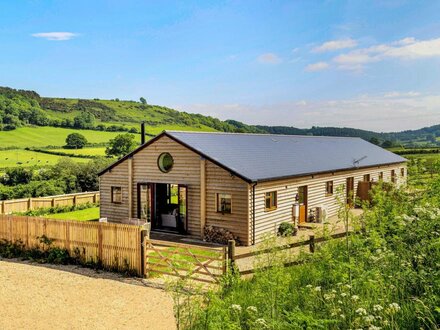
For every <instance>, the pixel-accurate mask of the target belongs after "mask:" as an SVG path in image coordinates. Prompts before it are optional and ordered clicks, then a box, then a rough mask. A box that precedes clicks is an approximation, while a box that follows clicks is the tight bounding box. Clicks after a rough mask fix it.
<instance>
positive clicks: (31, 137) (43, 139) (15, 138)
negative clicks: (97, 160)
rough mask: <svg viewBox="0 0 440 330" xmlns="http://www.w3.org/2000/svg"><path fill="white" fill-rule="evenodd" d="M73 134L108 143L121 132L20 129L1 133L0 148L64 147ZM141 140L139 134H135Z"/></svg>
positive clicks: (93, 141) (94, 141) (49, 128)
mask: <svg viewBox="0 0 440 330" xmlns="http://www.w3.org/2000/svg"><path fill="white" fill-rule="evenodd" d="M71 133H81V134H82V135H84V136H85V138H86V139H87V141H88V142H89V143H107V142H108V141H109V140H110V139H112V138H114V137H115V136H116V135H118V134H121V133H120V132H101V131H92V130H77V129H68V128H59V127H20V128H17V129H15V130H13V131H0V147H2V148H4V147H17V148H26V147H29V148H30V147H46V146H60V147H62V146H64V145H65V144H66V138H67V136H68V135H69V134H71ZM134 135H135V137H136V138H137V139H139V140H140V135H139V134H134Z"/></svg>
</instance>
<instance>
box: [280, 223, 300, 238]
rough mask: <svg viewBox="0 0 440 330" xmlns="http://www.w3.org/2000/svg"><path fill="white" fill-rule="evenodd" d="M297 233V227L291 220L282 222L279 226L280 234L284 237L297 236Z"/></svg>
mask: <svg viewBox="0 0 440 330" xmlns="http://www.w3.org/2000/svg"><path fill="white" fill-rule="evenodd" d="M296 233H297V229H296V228H295V226H294V225H293V223H290V222H282V223H280V226H279V227H278V235H279V236H282V237H288V236H295V235H296Z"/></svg>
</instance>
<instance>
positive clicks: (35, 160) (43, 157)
mask: <svg viewBox="0 0 440 330" xmlns="http://www.w3.org/2000/svg"><path fill="white" fill-rule="evenodd" d="M60 158H63V156H56V155H48V154H43V153H40V152H35V151H28V150H23V149H15V150H0V169H2V168H3V169H4V168H7V167H20V166H21V167H30V166H43V165H53V164H55V163H57V162H58V160H59V159H60ZM73 159H74V160H75V161H78V162H88V161H89V159H87V158H73Z"/></svg>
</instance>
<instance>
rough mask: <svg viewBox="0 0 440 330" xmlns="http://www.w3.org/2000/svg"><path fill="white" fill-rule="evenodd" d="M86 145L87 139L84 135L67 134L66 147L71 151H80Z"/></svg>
mask: <svg viewBox="0 0 440 330" xmlns="http://www.w3.org/2000/svg"><path fill="white" fill-rule="evenodd" d="M86 144H87V139H86V138H85V137H84V135H82V134H79V133H72V134H69V135H68V136H67V138H66V147H67V148H72V149H81V148H84V147H85V145H86Z"/></svg>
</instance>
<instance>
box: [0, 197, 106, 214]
mask: <svg viewBox="0 0 440 330" xmlns="http://www.w3.org/2000/svg"><path fill="white" fill-rule="evenodd" d="M99 201H100V194H99V191H91V192H83V193H76V194H66V195H57V196H47V197H33V198H20V199H11V200H4V201H0V214H11V213H18V212H27V211H30V210H36V209H40V208H47V207H55V206H74V205H81V204H86V203H93V204H95V203H99Z"/></svg>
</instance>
